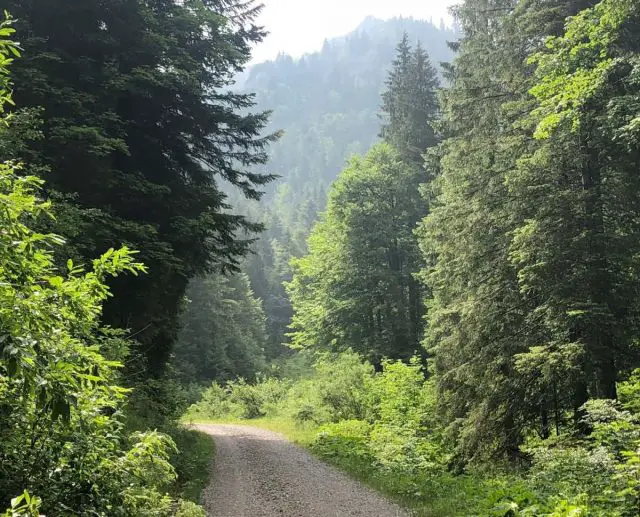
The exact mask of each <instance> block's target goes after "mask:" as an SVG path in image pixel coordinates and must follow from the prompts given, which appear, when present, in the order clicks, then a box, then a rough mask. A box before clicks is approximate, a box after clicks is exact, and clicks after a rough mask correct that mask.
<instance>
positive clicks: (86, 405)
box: [0, 23, 176, 517]
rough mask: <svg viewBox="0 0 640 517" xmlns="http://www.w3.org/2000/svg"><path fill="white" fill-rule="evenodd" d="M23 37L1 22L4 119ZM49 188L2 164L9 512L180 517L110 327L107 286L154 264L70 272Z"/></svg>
mask: <svg viewBox="0 0 640 517" xmlns="http://www.w3.org/2000/svg"><path fill="white" fill-rule="evenodd" d="M11 32H12V31H11V29H10V27H9V26H8V24H7V23H3V24H0V114H1V113H2V107H3V106H2V104H3V103H4V102H6V101H8V100H9V95H8V88H7V79H6V67H7V65H8V64H9V63H10V60H9V59H8V56H9V55H10V54H11V53H13V54H17V50H16V47H15V46H12V45H11V44H9V43H8V42H7V41H6V40H5V39H4V37H5V36H6V35H10V34H11ZM7 122H8V119H7V118H6V117H4V118H0V123H3V124H4V123H7ZM42 185H43V183H42V181H40V180H39V179H37V178H34V177H29V176H24V175H22V174H21V173H20V171H19V166H18V165H16V164H13V163H0V228H2V231H0V481H1V483H0V507H7V506H11V509H10V510H9V512H8V515H11V516H17V515H37V512H38V511H41V512H42V513H44V514H48V515H61V514H65V515H109V516H110V517H169V516H170V515H172V514H173V513H174V506H175V504H176V501H173V500H172V499H171V498H170V497H169V496H167V495H166V490H167V488H168V487H169V486H170V485H171V483H172V482H173V481H174V479H175V471H174V469H173V467H172V466H171V464H170V463H169V458H170V455H171V453H172V451H174V450H175V444H174V443H173V441H172V440H171V439H170V438H169V437H167V436H165V435H163V434H160V433H157V432H150V433H136V434H134V435H132V436H127V433H126V431H125V425H124V422H123V420H124V419H123V416H122V408H123V406H124V403H125V401H126V396H127V393H128V392H127V390H125V389H123V388H120V387H119V386H117V380H118V378H119V373H118V369H119V368H120V366H121V365H120V363H119V361H118V360H119V359H120V360H121V359H123V358H124V356H125V355H126V351H127V349H128V343H127V341H126V339H125V338H124V332H122V331H118V330H115V329H104V328H101V326H100V316H101V312H102V305H103V303H104V302H105V300H106V299H107V298H108V297H109V296H110V293H109V288H108V287H107V285H106V279H107V278H108V277H113V276H117V275H119V274H121V273H124V272H128V273H132V274H137V273H139V272H142V271H144V266H143V265H142V264H139V263H137V262H136V261H135V260H134V253H133V252H131V251H129V250H128V249H126V248H123V249H120V250H113V249H112V250H109V251H108V252H107V253H105V254H104V255H103V256H102V257H100V258H98V259H96V260H94V261H93V264H92V265H91V267H90V268H89V269H88V270H85V269H84V268H83V267H80V266H78V265H76V264H74V263H73V262H72V261H68V262H67V265H66V270H61V269H60V268H58V267H57V266H56V262H55V260H54V250H55V249H56V247H59V246H60V245H61V244H62V243H63V242H64V241H63V239H62V238H61V237H59V236H57V235H51V234H46V235H45V234H41V233H38V232H37V231H34V229H33V228H34V227H35V226H36V223H37V222H39V220H40V218H42V217H45V216H47V215H48V214H49V208H50V205H49V203H46V202H43V201H41V200H40V199H39V198H38V192H39V190H40V188H41V187H42ZM25 488H28V489H29V490H30V491H31V493H33V494H36V495H37V497H33V496H31V495H29V494H28V493H25V492H24V489H25ZM18 494H21V495H18ZM16 496H17V497H16Z"/></svg>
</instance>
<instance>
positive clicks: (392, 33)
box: [239, 17, 456, 198]
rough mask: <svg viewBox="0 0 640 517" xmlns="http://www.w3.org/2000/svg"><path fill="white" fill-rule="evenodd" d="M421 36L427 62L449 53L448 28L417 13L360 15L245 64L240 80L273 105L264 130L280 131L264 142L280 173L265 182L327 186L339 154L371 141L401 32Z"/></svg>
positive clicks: (298, 190) (301, 188)
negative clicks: (316, 45) (318, 43)
mask: <svg viewBox="0 0 640 517" xmlns="http://www.w3.org/2000/svg"><path fill="white" fill-rule="evenodd" d="M404 32H407V33H408V34H409V38H410V40H411V42H412V43H413V44H416V43H417V42H420V43H421V44H422V46H423V47H424V48H425V49H426V50H427V52H428V53H429V55H430V57H431V61H432V63H433V64H434V65H436V66H437V65H438V64H439V63H440V62H443V61H449V60H450V59H451V57H452V53H451V50H450V49H449V47H448V46H447V42H448V41H452V40H455V39H456V33H455V32H454V30H453V29H450V28H447V27H445V26H444V24H442V23H441V24H440V26H436V25H434V24H433V23H431V22H428V21H424V20H415V19H411V18H395V19H391V20H386V21H383V20H379V19H376V18H371V17H370V18H367V19H365V20H364V21H363V22H362V23H361V24H360V26H358V27H357V28H356V29H355V30H354V31H353V32H351V33H350V34H347V35H345V36H343V37H340V38H336V39H332V40H328V41H325V43H324V46H323V48H322V49H321V50H320V51H319V52H315V53H312V54H308V55H305V56H303V57H302V58H299V59H294V58H292V57H291V56H288V55H285V54H282V55H280V56H278V58H277V59H276V60H274V61H267V62H265V63H261V64H258V65H255V66H254V67H252V68H251V69H250V70H249V71H248V72H247V73H246V75H245V76H243V77H240V78H239V80H240V82H241V83H243V89H244V90H245V91H247V92H255V93H256V100H257V103H258V108H259V109H268V110H272V112H273V114H272V117H271V122H270V126H269V129H271V130H283V131H284V136H283V137H282V139H281V140H280V142H278V143H277V144H275V145H274V146H272V149H271V156H272V157H271V161H270V162H269V164H268V166H267V167H266V170H268V171H270V172H273V173H275V174H277V175H279V176H281V180H280V181H278V182H277V183H275V184H273V185H272V186H271V193H272V194H273V193H274V192H275V191H276V190H278V189H283V188H284V189H290V190H291V192H290V195H293V196H294V197H296V198H298V197H299V196H300V195H303V193H304V192H305V191H309V190H310V189H311V190H314V189H318V188H321V189H324V188H326V187H327V186H328V185H329V184H331V182H333V180H335V178H336V177H337V175H338V173H339V172H340V170H341V169H342V168H343V166H344V163H345V160H346V159H347V158H348V157H349V156H350V155H352V154H356V153H362V152H365V151H366V150H367V149H368V148H369V147H370V146H371V144H372V143H373V142H375V141H376V140H377V137H378V131H379V119H378V110H379V105H380V95H381V93H382V91H383V89H384V81H385V78H386V75H387V72H388V70H389V67H390V64H391V61H392V60H393V57H394V54H395V48H396V45H397V44H398V42H399V41H400V39H401V37H402V34H403V33H404Z"/></svg>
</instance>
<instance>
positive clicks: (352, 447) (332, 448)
mask: <svg viewBox="0 0 640 517" xmlns="http://www.w3.org/2000/svg"><path fill="white" fill-rule="evenodd" d="M370 433H371V425H370V424H369V423H367V422H363V421H362V420H343V421H341V422H338V423H336V424H326V425H324V426H322V427H321V428H320V429H319V431H318V435H317V437H316V439H315V441H314V442H313V444H312V445H311V449H312V450H313V451H314V452H316V453H317V454H318V455H320V456H322V457H324V458H327V459H329V458H340V459H347V460H349V459H357V460H359V461H362V460H364V461H366V462H369V463H373V462H374V458H373V455H372V453H371V449H370V448H369V435H370Z"/></svg>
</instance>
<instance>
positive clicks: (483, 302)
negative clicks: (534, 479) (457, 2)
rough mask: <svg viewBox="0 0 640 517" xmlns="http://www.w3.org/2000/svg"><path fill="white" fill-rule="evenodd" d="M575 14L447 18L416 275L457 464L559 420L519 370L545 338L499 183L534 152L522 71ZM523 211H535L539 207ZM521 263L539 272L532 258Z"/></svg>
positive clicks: (499, 11) (511, 11)
mask: <svg viewBox="0 0 640 517" xmlns="http://www.w3.org/2000/svg"><path fill="white" fill-rule="evenodd" d="M579 3H580V2H573V1H566V2H558V3H555V4H554V5H550V4H549V3H547V2H530V3H527V4H519V5H518V8H517V9H516V4H517V2H513V1H512V0H490V1H487V0H467V1H466V2H464V4H462V5H461V6H460V7H459V8H458V9H457V17H458V20H459V23H460V24H461V26H462V29H463V32H464V34H465V36H464V37H463V38H462V40H461V41H460V42H459V43H458V44H456V47H457V48H458V49H459V55H458V57H457V58H456V60H455V62H454V63H453V66H452V67H449V69H448V71H447V75H448V78H449V80H450V81H451V87H450V88H449V90H448V91H447V92H446V93H445V95H444V104H443V111H444V129H445V136H446V140H445V141H444V143H443V145H442V147H441V149H440V150H439V153H440V154H441V156H442V160H441V177H439V178H438V179H437V180H436V187H435V191H436V193H437V198H436V201H435V202H434V203H433V205H432V207H431V213H430V214H429V216H428V217H427V218H426V220H425V224H424V226H423V228H422V230H421V245H422V249H423V253H424V255H425V260H426V261H427V263H429V264H433V266H432V267H430V268H428V269H427V270H426V273H425V279H426V283H427V285H428V286H429V288H430V290H431V291H432V293H433V298H432V299H431V300H430V301H429V306H428V311H429V329H428V333H427V341H426V342H427V347H428V349H429V350H430V351H431V353H432V354H433V355H434V357H435V360H434V370H435V372H436V375H437V379H438V386H439V390H440V401H441V407H442V409H443V413H444V415H445V418H446V419H447V420H448V422H449V425H450V427H449V430H450V436H451V437H452V438H453V439H454V440H455V443H456V444H457V446H458V453H459V454H460V457H461V458H465V459H469V458H473V457H476V456H481V455H483V454H488V455H489V454H490V455H492V454H496V453H498V454H506V455H508V456H509V457H510V458H512V459H515V458H517V456H518V451H519V445H520V444H521V442H522V440H523V437H524V436H525V434H526V433H528V432H530V430H531V429H537V430H538V431H539V432H540V434H541V435H542V436H548V434H549V411H550V410H551V411H553V410H554V409H555V408H556V407H558V410H557V412H556V414H558V415H560V414H561V411H562V409H561V407H560V401H559V400H558V398H557V397H555V394H556V393H558V394H559V393H563V391H562V389H561V387H560V386H558V387H556V388H553V389H548V388H549V387H548V386H546V387H542V386H541V385H540V383H539V377H538V376H537V374H536V373H535V371H534V372H533V374H532V372H531V371H525V370H523V369H522V368H521V362H520V361H519V358H521V357H522V354H526V353H528V352H529V351H530V350H531V349H532V347H535V346H536V345H538V344H540V343H541V342H543V340H544V339H545V328H544V325H542V323H541V320H542V318H543V317H544V315H543V314H541V313H540V312H539V311H538V310H536V304H537V302H538V300H535V299H534V298H532V297H529V296H526V293H524V292H523V291H522V284H521V280H522V272H521V271H519V270H518V268H516V267H514V263H513V259H514V256H513V255H512V253H513V251H514V250H513V249H512V248H511V246H512V242H513V237H514V232H516V231H517V229H518V228H519V226H520V225H521V224H523V223H524V217H525V216H524V214H523V212H522V211H521V206H522V205H521V203H523V202H524V200H523V198H522V196H523V193H516V192H515V191H514V190H512V188H511V184H510V183H509V178H510V172H511V171H513V170H515V169H516V168H517V167H518V166H519V161H520V158H521V157H522V156H527V155H528V154H530V153H533V152H535V150H536V148H537V147H538V143H537V142H536V141H535V140H534V138H533V129H532V128H531V125H530V124H526V123H522V120H521V117H522V114H525V115H526V114H528V113H530V112H531V110H532V109H533V108H534V100H533V98H532V97H531V96H530V95H529V93H528V90H529V89H530V88H531V87H532V85H533V82H532V81H533V79H532V74H531V68H530V66H529V65H528V62H527V60H528V58H529V56H530V54H531V53H532V52H533V51H535V49H536V48H540V47H541V46H542V45H543V44H544V41H545V36H546V35H547V36H548V35H557V34H560V33H561V32H562V29H563V26H564V21H565V18H566V17H567V16H568V15H570V14H575V12H577V11H578V10H579V9H580V8H581V7H582V6H581V5H577V4H579ZM532 43H535V44H536V45H538V47H532ZM566 159H567V160H571V159H572V157H570V156H567V157H566ZM555 160H556V161H558V162H559V161H560V160H561V158H560V157H556V158H555ZM532 194H533V193H532V192H530V191H529V192H527V195H529V196H530V195H532ZM532 202H533V203H536V204H538V206H540V207H543V206H545V205H544V204H543V203H544V200H543V199H540V198H536V199H535V200H534V201H532ZM557 221H559V219H558V220H557ZM556 245H560V243H559V242H556ZM532 253H533V252H532ZM531 258H532V259H534V260H543V257H541V256H539V255H538V254H537V253H533V254H532V255H531ZM547 281H549V279H547ZM534 370H535V369H534ZM569 377H570V375H569V374H566V375H565V379H568V378H569ZM559 418H560V416H559ZM558 423H559V424H562V422H558Z"/></svg>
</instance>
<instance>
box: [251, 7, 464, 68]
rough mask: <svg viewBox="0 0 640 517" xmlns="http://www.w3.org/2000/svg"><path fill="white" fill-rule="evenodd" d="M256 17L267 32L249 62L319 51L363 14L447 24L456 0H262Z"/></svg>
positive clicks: (348, 29) (361, 18)
mask: <svg viewBox="0 0 640 517" xmlns="http://www.w3.org/2000/svg"><path fill="white" fill-rule="evenodd" d="M263 3H264V4H265V9H264V12H263V13H262V16H261V18H260V20H259V23H260V24H261V25H264V26H265V27H266V29H267V30H268V31H269V32H270V33H271V34H270V35H269V36H268V38H267V39H266V40H265V41H263V42H262V43H261V44H260V45H258V46H257V48H256V49H255V50H254V54H253V62H254V63H259V62H261V61H265V60H267V59H273V58H274V57H276V55H277V54H278V52H286V53H287V54H291V55H293V56H295V57H298V56H301V55H302V54H305V53H308V52H313V51H315V50H319V49H320V48H321V47H322V43H323V41H324V40H325V39H330V38H334V37H337V36H342V35H343V34H346V33H348V32H350V31H352V30H353V29H355V28H356V27H357V26H358V25H359V24H360V22H362V21H363V20H364V19H365V18H366V17H367V16H375V17H376V18H382V19H388V18H393V17H395V16H404V17H409V16H413V17H414V18H419V19H420V18H421V19H425V20H428V19H429V18H430V17H433V20H434V22H435V23H436V24H437V23H439V21H440V18H444V19H445V20H446V22H447V23H449V21H450V18H449V16H448V14H447V8H448V6H450V5H453V4H456V3H458V2H457V0H263Z"/></svg>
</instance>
